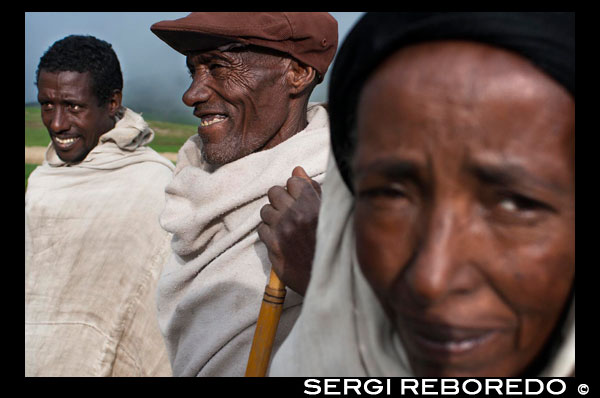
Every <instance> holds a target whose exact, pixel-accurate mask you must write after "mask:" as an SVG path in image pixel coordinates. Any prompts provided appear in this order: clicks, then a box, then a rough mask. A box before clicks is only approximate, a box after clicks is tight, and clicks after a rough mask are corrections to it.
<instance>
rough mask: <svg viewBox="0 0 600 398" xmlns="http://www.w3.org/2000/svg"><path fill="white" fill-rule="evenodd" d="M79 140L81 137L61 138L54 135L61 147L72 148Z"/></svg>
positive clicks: (55, 141) (55, 140)
mask: <svg viewBox="0 0 600 398" xmlns="http://www.w3.org/2000/svg"><path fill="white" fill-rule="evenodd" d="M77 141H79V137H68V138H59V137H57V136H54V143H56V144H57V145H58V147H59V148H60V149H67V148H70V147H72V146H73V145H74V144H75V143H76V142H77Z"/></svg>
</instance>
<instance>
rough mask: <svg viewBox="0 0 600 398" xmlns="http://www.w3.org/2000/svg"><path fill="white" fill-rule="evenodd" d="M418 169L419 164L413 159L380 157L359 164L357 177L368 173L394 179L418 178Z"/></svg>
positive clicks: (356, 172)
mask: <svg viewBox="0 0 600 398" xmlns="http://www.w3.org/2000/svg"><path fill="white" fill-rule="evenodd" d="M418 169H419V167H418V165H417V164H416V163H415V162H413V161H408V160H400V159H380V160H376V161H373V162H371V163H368V164H366V165H358V167H356V171H355V178H362V177H364V176H365V175H367V174H378V175H381V176H384V177H386V178H389V179H392V180H401V179H405V178H412V179H417V178H418V176H419V171H418Z"/></svg>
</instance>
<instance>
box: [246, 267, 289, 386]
mask: <svg viewBox="0 0 600 398" xmlns="http://www.w3.org/2000/svg"><path fill="white" fill-rule="evenodd" d="M284 300H285V285H284V284H283V282H281V281H280V280H279V278H278V277H277V274H275V272H274V271H273V270H272V269H271V275H270V276H269V283H268V285H267V286H265V293H264V295H263V301H262V304H261V306H260V312H259V313H258V320H257V321H256V330H255V331H254V339H253V340H252V347H251V348H250V355H249V357H248V365H247V366H246V377H264V376H265V374H266V373H267V368H268V367H269V361H270V359H271V350H272V349H273V341H274V340H275V333H276V332H277V325H278V324H279V317H280V316H281V310H282V309H283V302H284Z"/></svg>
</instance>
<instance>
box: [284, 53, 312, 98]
mask: <svg viewBox="0 0 600 398" xmlns="http://www.w3.org/2000/svg"><path fill="white" fill-rule="evenodd" d="M316 76H317V71H316V70H315V68H313V67H312V66H309V65H305V64H302V63H300V62H298V61H296V60H295V59H292V60H291V62H290V67H289V69H288V75H287V77H288V82H289V83H290V87H291V93H292V94H293V95H299V94H302V93H303V92H304V90H306V89H307V88H308V87H310V86H311V84H312V82H313V81H314V80H315V79H316Z"/></svg>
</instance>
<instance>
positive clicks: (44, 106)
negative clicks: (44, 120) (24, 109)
mask: <svg viewBox="0 0 600 398" xmlns="http://www.w3.org/2000/svg"><path fill="white" fill-rule="evenodd" d="M40 107H41V108H42V112H47V111H51V110H52V109H54V106H53V105H52V103H51V102H49V101H40Z"/></svg>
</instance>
